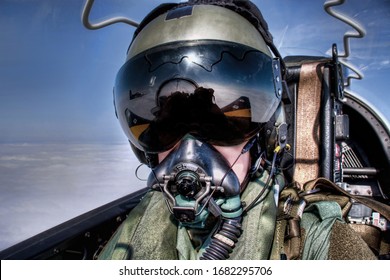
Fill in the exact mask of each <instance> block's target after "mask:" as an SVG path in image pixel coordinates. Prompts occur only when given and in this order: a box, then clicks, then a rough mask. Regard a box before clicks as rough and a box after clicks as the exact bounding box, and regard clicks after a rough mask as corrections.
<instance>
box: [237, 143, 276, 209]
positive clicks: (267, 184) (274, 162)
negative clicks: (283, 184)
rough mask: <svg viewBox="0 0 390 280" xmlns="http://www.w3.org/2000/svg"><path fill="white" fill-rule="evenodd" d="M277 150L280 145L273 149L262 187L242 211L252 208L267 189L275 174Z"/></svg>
mask: <svg viewBox="0 0 390 280" xmlns="http://www.w3.org/2000/svg"><path fill="white" fill-rule="evenodd" d="M279 152H280V146H278V147H276V149H275V150H274V156H273V159H272V164H271V170H270V173H269V175H268V178H267V181H266V183H265V185H264V188H263V189H262V190H261V191H260V193H259V194H258V195H257V196H256V198H255V199H254V200H253V201H252V202H251V203H250V204H249V205H248V206H247V207H245V209H244V212H243V213H246V212H248V211H249V210H250V209H252V208H253V207H254V206H255V204H256V203H258V202H259V201H260V198H261V197H262V196H263V194H264V193H265V191H266V190H269V186H270V183H271V179H272V178H273V177H274V174H275V170H276V168H275V166H276V159H277V156H278V154H279ZM265 197H266V195H265V196H264V198H265Z"/></svg>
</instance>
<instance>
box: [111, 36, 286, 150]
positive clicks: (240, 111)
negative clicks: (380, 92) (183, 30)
mask: <svg viewBox="0 0 390 280" xmlns="http://www.w3.org/2000/svg"><path fill="white" fill-rule="evenodd" d="M210 89H212V90H210ZM114 98H115V104H116V110H117V113H118V118H119V120H120V123H121V126H122V128H123V130H124V131H125V132H126V134H127V136H128V138H129V139H130V141H131V142H132V143H133V144H134V145H135V146H137V147H138V148H139V149H141V150H144V151H147V152H160V151H165V150H167V149H169V148H170V147H172V146H173V145H174V144H175V143H176V142H177V141H178V140H180V138H181V137H182V136H184V135H185V134H186V133H192V134H196V135H197V137H201V138H204V139H206V140H208V141H210V142H213V143H214V144H218V145H224V146H226V145H232V144H238V143H241V142H242V141H245V140H246V139H247V138H248V137H249V136H250V135H253V133H254V131H256V130H258V128H259V126H260V123H265V122H267V121H269V119H270V118H271V116H272V114H273V113H274V112H275V110H276V108H277V106H278V104H279V102H280V96H278V95H277V94H276V93H275V80H274V72H273V60H272V58H271V57H269V56H268V55H266V54H264V53H262V52H260V51H258V50H255V49H253V48H250V47H248V46H244V45H240V44H235V43H230V42H223V41H210V40H204V41H197V43H196V44H194V43H193V42H192V43H191V42H180V43H178V42H175V43H174V44H167V45H163V46H158V47H156V48H153V49H150V50H147V51H145V52H144V53H141V54H139V55H137V56H135V57H133V58H131V59H130V60H129V61H128V62H126V63H125V65H124V66H123V67H122V68H121V70H120V71H119V73H118V75H117V80H116V85H115V91H114Z"/></svg>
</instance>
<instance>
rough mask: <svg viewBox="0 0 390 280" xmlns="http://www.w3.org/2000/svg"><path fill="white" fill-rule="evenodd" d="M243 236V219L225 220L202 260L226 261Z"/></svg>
mask: <svg viewBox="0 0 390 280" xmlns="http://www.w3.org/2000/svg"><path fill="white" fill-rule="evenodd" d="M240 236H241V217H237V218H232V219H223V220H222V225H221V228H220V230H219V231H218V232H217V233H215V234H214V236H213V237H212V238H211V242H210V244H209V246H208V247H207V248H206V250H205V251H204V252H203V254H202V256H201V257H200V258H199V259H200V260H226V259H228V258H229V255H230V253H231V252H233V248H234V246H235V244H236V243H237V241H238V238H239V237H240Z"/></svg>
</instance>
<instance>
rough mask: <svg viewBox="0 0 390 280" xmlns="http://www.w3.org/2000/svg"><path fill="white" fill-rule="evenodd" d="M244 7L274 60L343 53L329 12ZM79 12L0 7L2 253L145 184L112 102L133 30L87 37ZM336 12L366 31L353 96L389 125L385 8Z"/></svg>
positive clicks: (124, 6)
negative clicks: (267, 36)
mask: <svg viewBox="0 0 390 280" xmlns="http://www.w3.org/2000/svg"><path fill="white" fill-rule="evenodd" d="M161 2H162V1H161V0H159V1H157V0H153V1H152V0H150V1H139V0H96V1H95V5H94V6H93V9H92V13H91V20H92V21H98V20H101V19H106V18H109V17H111V16H128V17H131V18H132V19H134V20H136V21H140V20H141V19H142V17H143V16H144V15H146V14H147V12H148V11H150V10H151V9H152V8H154V7H155V6H156V5H157V4H159V3H161ZM254 2H255V3H257V4H258V6H259V7H260V8H261V10H262V12H263V15H264V17H265V19H266V20H267V21H268V23H269V26H270V30H271V32H272V34H273V35H274V38H275V44H276V45H277V46H279V47H280V50H281V53H282V54H283V55H291V54H310V55H313V54H314V55H325V54H326V53H328V52H329V50H330V47H331V45H332V43H337V44H338V45H339V49H340V52H341V51H343V49H342V46H341V42H342V35H343V34H344V33H345V32H346V31H348V30H350V28H349V27H347V26H346V25H345V24H344V23H341V22H338V21H337V20H336V19H333V18H331V17H330V16H328V15H327V14H326V13H325V12H324V10H323V8H322V6H323V1H320V0H314V1H313V0H307V1H292V0H278V1H276V0H273V1H270V0H262V1H254ZM83 6H84V1H83V0H68V1H63V0H0V241H1V242H0V250H1V249H2V248H4V247H6V246H9V245H10V244H12V243H14V242H17V241H21V240H23V239H24V238H26V237H28V236H31V235H32V234H35V233H38V232H40V231H42V230H44V229H46V228H48V227H51V226H54V225H55V224H58V223H60V222H61V221H64V220H67V219H69V218H71V217H73V216H75V215H78V214H81V213H82V212H85V211H88V210H90V209H92V208H94V207H97V206H99V205H101V204H103V203H106V202H109V201H111V200H113V199H115V198H118V197H120V196H122V195H124V194H126V193H129V192H131V191H133V189H134V187H142V186H143V184H144V182H140V181H139V180H138V179H136V178H135V176H134V172H135V169H136V167H137V165H138V163H137V160H136V159H135V157H134V156H133V155H132V153H131V151H130V149H129V146H128V144H127V139H126V137H125V136H124V134H123V133H122V131H121V130H120V126H119V124H118V122H117V120H116V117H115V114H114V108H113V104H112V88H113V85H114V79H115V75H116V73H117V71H118V70H119V68H120V67H121V65H122V64H123V63H124V60H125V56H126V50H127V47H128V44H129V42H130V40H131V37H132V34H133V32H134V28H133V27H131V26H128V25H125V24H116V25H113V26H109V27H106V28H104V29H100V30H96V31H91V30H87V29H86V28H85V27H84V26H83V25H82V23H81V11H82V8H83ZM337 9H339V10H341V11H345V13H347V14H348V15H350V16H352V17H353V18H355V19H357V20H359V21H360V22H361V23H362V25H364V26H365V28H366V30H367V36H366V38H364V39H353V40H352V41H351V47H352V61H351V62H352V63H353V64H355V65H356V66H357V67H358V68H359V69H360V70H361V71H362V72H363V74H364V75H365V77H364V79H363V80H361V81H353V84H352V87H351V90H352V91H354V92H357V93H359V94H361V95H362V96H363V97H364V99H366V100H368V101H369V102H370V103H372V104H374V105H375V106H376V107H377V108H379V109H380V111H381V114H382V115H383V116H385V117H386V118H387V119H390V98H389V94H388V89H389V83H390V79H389V78H388V77H389V74H390V0H365V1H361V0H350V1H346V3H345V5H344V6H343V7H338V8H337ZM114 143H115V144H114ZM146 173H147V172H146ZM37 221H38V222H37Z"/></svg>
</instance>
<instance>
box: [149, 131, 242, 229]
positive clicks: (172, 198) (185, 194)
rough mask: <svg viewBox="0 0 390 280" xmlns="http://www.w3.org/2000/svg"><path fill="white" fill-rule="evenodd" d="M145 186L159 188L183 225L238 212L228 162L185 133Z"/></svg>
mask: <svg viewBox="0 0 390 280" xmlns="http://www.w3.org/2000/svg"><path fill="white" fill-rule="evenodd" d="M148 186H149V187H152V188H157V189H159V190H161V191H162V192H163V193H164V195H165V197H166V199H167V204H168V208H169V210H170V211H171V213H172V214H173V216H174V217H175V218H176V219H177V220H178V221H179V222H180V223H181V224H183V225H185V226H190V227H195V228H204V226H205V221H206V219H207V217H208V216H209V215H210V213H211V214H213V215H214V216H215V217H222V218H228V219H231V218H237V217H240V216H241V214H242V208H241V200H240V182H239V179H238V177H237V176H236V174H235V173H234V172H233V170H232V166H231V165H230V163H229V162H228V161H227V160H226V159H225V158H224V156H223V155H222V154H220V153H219V152H218V151H217V150H216V149H215V148H214V147H213V146H212V145H210V144H208V143H205V142H203V141H201V140H199V139H197V138H195V137H194V136H192V135H190V134H187V135H186V136H185V137H184V138H183V139H182V140H181V141H180V143H179V144H178V145H177V146H175V147H174V148H173V149H172V151H171V152H170V153H169V154H168V156H167V157H166V158H165V159H164V160H163V161H162V162H161V163H160V164H159V165H158V166H157V167H156V168H154V169H153V172H152V173H151V174H150V176H149V179H148Z"/></svg>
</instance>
